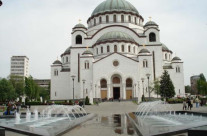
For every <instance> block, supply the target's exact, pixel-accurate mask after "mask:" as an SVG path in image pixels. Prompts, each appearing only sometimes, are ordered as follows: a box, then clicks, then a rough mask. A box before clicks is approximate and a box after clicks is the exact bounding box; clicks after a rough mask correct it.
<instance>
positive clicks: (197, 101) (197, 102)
mask: <svg viewBox="0 0 207 136" xmlns="http://www.w3.org/2000/svg"><path fill="white" fill-rule="evenodd" d="M199 101H200V100H199V99H198V96H196V99H195V102H196V108H198V107H199Z"/></svg>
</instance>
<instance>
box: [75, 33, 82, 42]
mask: <svg viewBox="0 0 207 136" xmlns="http://www.w3.org/2000/svg"><path fill="white" fill-rule="evenodd" d="M75 40H76V44H82V36H81V35H77V36H76V38H75Z"/></svg>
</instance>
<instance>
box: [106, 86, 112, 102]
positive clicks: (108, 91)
mask: <svg viewBox="0 0 207 136" xmlns="http://www.w3.org/2000/svg"><path fill="white" fill-rule="evenodd" d="M109 98H111V85H110V84H107V99H109Z"/></svg>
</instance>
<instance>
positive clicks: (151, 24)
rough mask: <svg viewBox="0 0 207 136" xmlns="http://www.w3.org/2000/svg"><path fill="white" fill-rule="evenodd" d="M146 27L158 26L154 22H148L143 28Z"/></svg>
mask: <svg viewBox="0 0 207 136" xmlns="http://www.w3.org/2000/svg"><path fill="white" fill-rule="evenodd" d="M146 26H158V25H157V24H156V23H155V22H154V21H148V22H147V23H146V24H145V25H144V27H146Z"/></svg>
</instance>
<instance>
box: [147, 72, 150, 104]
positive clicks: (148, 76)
mask: <svg viewBox="0 0 207 136" xmlns="http://www.w3.org/2000/svg"><path fill="white" fill-rule="evenodd" d="M146 76H147V79H148V88H147V90H148V92H149V101H150V90H149V78H150V74H146Z"/></svg>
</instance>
